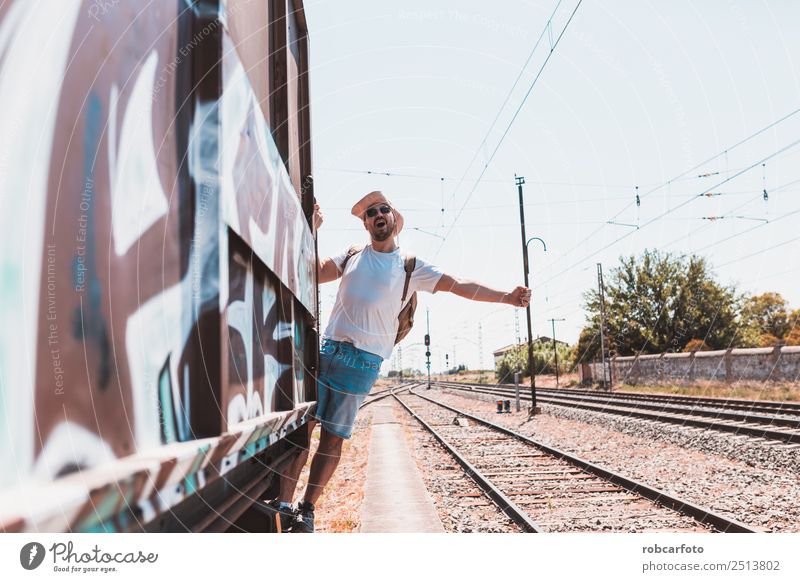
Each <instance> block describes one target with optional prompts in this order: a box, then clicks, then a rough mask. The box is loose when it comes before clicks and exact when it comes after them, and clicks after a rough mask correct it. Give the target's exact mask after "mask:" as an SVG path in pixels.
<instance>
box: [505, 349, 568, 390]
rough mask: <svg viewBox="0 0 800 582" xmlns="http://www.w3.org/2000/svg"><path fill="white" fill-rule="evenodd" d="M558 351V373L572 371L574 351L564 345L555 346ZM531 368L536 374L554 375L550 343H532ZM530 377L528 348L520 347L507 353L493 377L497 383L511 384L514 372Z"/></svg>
mask: <svg viewBox="0 0 800 582" xmlns="http://www.w3.org/2000/svg"><path fill="white" fill-rule="evenodd" d="M556 349H557V350H558V372H559V373H560V374H562V373H566V372H568V371H570V370H571V369H572V366H573V357H574V350H572V348H570V347H569V346H568V345H565V344H560V343H559V344H556ZM533 366H534V369H535V370H536V373H537V374H555V371H556V369H555V357H554V356H553V344H552V342H533ZM517 371H521V372H522V376H523V377H524V376H530V375H531V374H530V370H529V369H528V346H527V345H521V346H517V347H516V348H514V349H512V350H511V351H510V352H508V353H507V354H506V355H505V356H503V358H502V359H501V360H500V362H499V363H498V364H497V369H496V370H495V376H496V377H497V380H498V382H513V381H514V372H517Z"/></svg>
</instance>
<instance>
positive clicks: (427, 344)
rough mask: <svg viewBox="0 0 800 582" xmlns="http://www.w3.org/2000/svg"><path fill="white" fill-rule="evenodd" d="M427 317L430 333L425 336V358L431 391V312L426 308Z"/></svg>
mask: <svg viewBox="0 0 800 582" xmlns="http://www.w3.org/2000/svg"><path fill="white" fill-rule="evenodd" d="M425 317H426V319H427V320H428V330H427V331H428V333H426V334H425V357H426V358H427V359H428V363H427V366H428V390H430V389H431V310H430V309H428V308H427V307H426V308H425Z"/></svg>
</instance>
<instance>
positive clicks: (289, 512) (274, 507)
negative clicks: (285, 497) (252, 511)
mask: <svg viewBox="0 0 800 582" xmlns="http://www.w3.org/2000/svg"><path fill="white" fill-rule="evenodd" d="M254 506H255V507H256V509H258V510H259V511H261V512H262V513H265V514H267V515H268V516H269V517H274V516H275V515H277V516H278V517H279V518H280V531H281V532H285V531H287V530H288V529H289V528H290V527H291V526H292V523H294V516H295V514H296V513H297V507H296V506H295V504H294V503H287V502H285V501H278V500H277V499H273V500H272V501H257V502H256V503H255V505H254Z"/></svg>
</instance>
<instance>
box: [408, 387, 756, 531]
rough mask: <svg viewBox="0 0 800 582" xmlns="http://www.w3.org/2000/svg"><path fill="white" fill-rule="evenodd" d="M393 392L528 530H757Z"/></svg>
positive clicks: (461, 414)
mask: <svg viewBox="0 0 800 582" xmlns="http://www.w3.org/2000/svg"><path fill="white" fill-rule="evenodd" d="M393 395H394V397H395V398H396V399H397V400H398V402H400V404H401V405H402V406H403V407H404V408H405V409H406V410H407V411H408V412H409V413H410V414H411V415H412V416H413V417H414V418H415V419H416V420H417V421H418V422H419V423H420V424H421V425H422V426H423V427H424V428H425V429H426V430H427V431H429V432H430V433H431V434H432V435H433V436H434V438H436V440H438V441H439V442H440V443H441V444H442V445H443V446H444V447H445V449H447V451H448V452H449V453H450V454H451V455H452V456H453V457H454V459H455V460H456V461H457V462H458V463H459V464H460V465H461V466H462V468H463V469H464V470H465V472H466V473H467V474H468V475H469V476H470V477H471V478H472V479H473V480H474V481H475V483H476V484H477V485H478V486H479V487H480V488H481V489H482V490H483V491H484V492H485V494H486V495H487V496H488V497H489V498H490V499H491V500H492V501H494V503H495V504H497V506H498V507H499V508H500V510H501V511H503V512H504V513H505V514H506V515H508V516H509V517H510V518H511V519H512V520H513V521H514V522H515V523H516V524H518V525H519V527H520V528H522V530H523V531H527V532H532V533H535V532H560V531H625V532H645V531H649V532H653V531H673V532H677V531H719V532H740V533H741V532H747V533H752V532H755V531H757V530H754V529H753V528H751V527H749V526H748V525H746V524H744V523H741V522H739V521H736V520H733V519H730V518H728V517H725V516H723V515H720V514H717V513H714V512H713V511H711V510H709V509H707V508H704V507H700V506H697V505H695V504H693V503H690V502H688V501H686V500H684V499H680V498H678V497H675V496H672V495H669V494H667V493H665V492H664V491H660V490H658V489H655V488H653V487H650V486H648V485H645V484H644V483H639V482H637V481H634V480H632V479H629V478H627V477H625V476H623V475H620V474H617V473H614V472H613V471H611V470H609V469H606V468H604V467H600V466H598V465H595V464H593V463H591V462H589V461H586V460H583V459H580V458H578V457H575V456H574V455H570V454H568V453H566V452H563V451H560V450H558V449H554V448H552V447H548V446H547V445H544V444H542V443H539V442H537V441H535V440H533V439H531V438H529V437H526V436H524V435H521V434H519V433H516V432H514V431H513V430H510V429H508V428H505V427H502V426H498V425H496V424H494V423H491V422H489V421H487V420H484V419H481V418H479V417H476V416H473V415H471V414H469V413H467V412H464V411H461V410H458V409H457V408H454V407H452V406H449V405H446V404H444V403H442V402H439V401H436V400H434V399H432V398H429V397H427V396H423V395H421V394H418V393H416V392H415V391H414V390H411V392H410V393H409V394H408V395H403V396H402V397H400V396H399V395H397V394H393ZM459 417H461V418H464V419H467V423H464V424H466V425H467V426H462V425H461V424H454V419H455V418H459Z"/></svg>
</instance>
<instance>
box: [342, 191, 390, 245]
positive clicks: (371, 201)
mask: <svg viewBox="0 0 800 582" xmlns="http://www.w3.org/2000/svg"><path fill="white" fill-rule="evenodd" d="M380 202H383V203H384V204H386V205H387V206H389V208H391V209H392V213H393V214H394V234H400V231H401V230H403V215H402V214H400V213H399V212H398V211H397V208H395V207H394V204H392V203H391V202H389V199H388V198H386V196H384V195H383V192H381V191H380V190H375V191H374V192H370V193H369V194H367V195H366V196H364V197H363V198H362V199H361V200H359V201H358V202H356V203H355V204H354V205H353V208H352V210H350V213H351V214H352V215H353V216H355V217H356V218H358V219H359V220H364V213H365V212H366V211H367V208H369V207H370V206H373V205H375V204H378V203H380Z"/></svg>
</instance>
